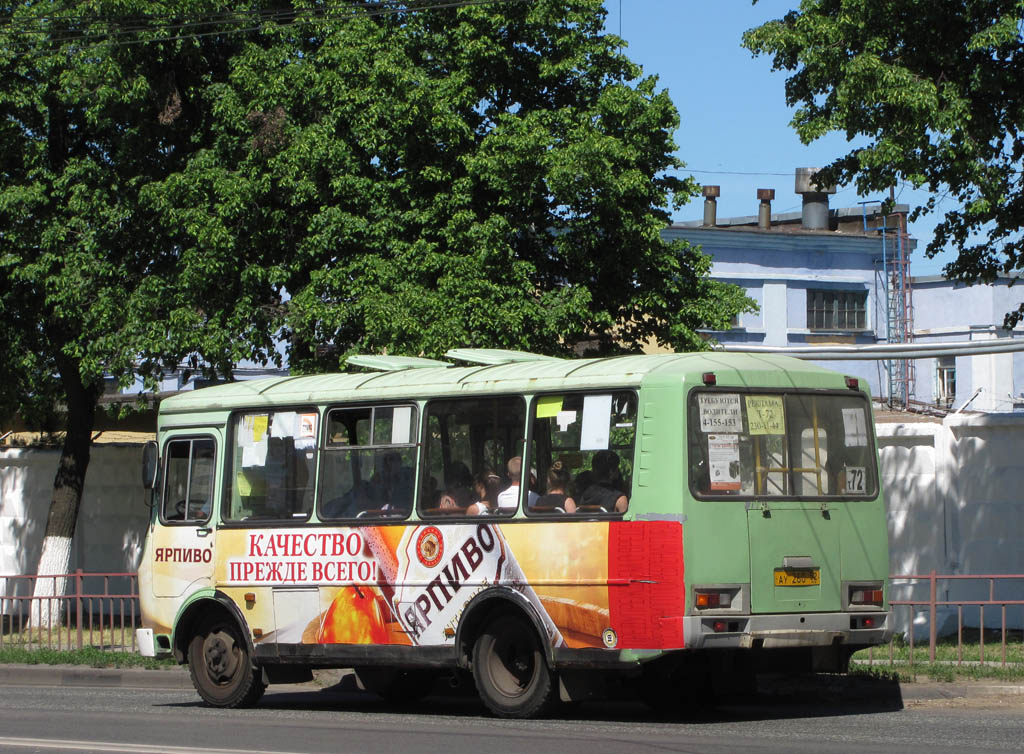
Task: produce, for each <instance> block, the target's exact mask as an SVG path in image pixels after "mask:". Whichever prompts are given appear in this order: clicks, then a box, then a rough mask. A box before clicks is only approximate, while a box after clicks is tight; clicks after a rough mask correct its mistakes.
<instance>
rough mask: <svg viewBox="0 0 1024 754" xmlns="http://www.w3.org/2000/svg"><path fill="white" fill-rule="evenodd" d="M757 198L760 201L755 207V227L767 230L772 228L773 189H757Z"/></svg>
mask: <svg viewBox="0 0 1024 754" xmlns="http://www.w3.org/2000/svg"><path fill="white" fill-rule="evenodd" d="M757 198H758V199H760V200H761V203H760V204H759V205H758V207H757V227H758V228H760V229H761V230H769V229H770V228H771V227H772V199H774V198H775V189H758V190H757Z"/></svg>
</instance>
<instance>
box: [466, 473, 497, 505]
mask: <svg viewBox="0 0 1024 754" xmlns="http://www.w3.org/2000/svg"><path fill="white" fill-rule="evenodd" d="M473 489H474V491H475V492H476V498H477V501H476V502H475V503H473V504H472V505H471V506H469V507H468V508H467V509H466V513H468V514H469V515H471V516H483V515H486V514H488V513H494V512H495V511H497V510H498V493H499V492H501V477H500V476H498V475H497V474H495V473H494V472H493V471H490V470H488V471H481V472H480V473H479V474H477V475H476V476H475V477H474V478H473Z"/></svg>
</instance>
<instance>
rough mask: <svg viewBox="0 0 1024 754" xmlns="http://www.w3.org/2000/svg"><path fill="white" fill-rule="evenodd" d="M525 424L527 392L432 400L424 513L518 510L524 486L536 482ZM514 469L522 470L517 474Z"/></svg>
mask: <svg viewBox="0 0 1024 754" xmlns="http://www.w3.org/2000/svg"><path fill="white" fill-rule="evenodd" d="M525 429H526V404H525V401H524V400H523V398H522V397H521V396H499V397H495V398H486V397H480V398H458V399H446V400H435V401H431V402H430V403H428V404H427V410H426V437H425V442H424V461H423V475H422V477H421V479H420V502H419V512H420V515H422V516H424V517H426V518H430V517H442V516H449V515H502V516H512V515H515V512H516V510H518V508H519V500H520V499H521V498H522V496H523V494H524V493H523V491H522V485H523V484H527V485H529V483H530V482H529V478H530V477H529V470H528V467H526V466H525V465H524V464H523V463H522V451H523V433H524V431H525ZM510 469H513V470H516V469H517V470H518V472H519V473H518V475H516V474H515V473H514V471H513V477H515V478H510V471H509V470H510ZM528 494H529V495H530V496H531V497H533V496H535V495H536V493H535V492H534V491H533V490H530V491H529V493H528Z"/></svg>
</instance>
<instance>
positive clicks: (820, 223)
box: [796, 168, 836, 230]
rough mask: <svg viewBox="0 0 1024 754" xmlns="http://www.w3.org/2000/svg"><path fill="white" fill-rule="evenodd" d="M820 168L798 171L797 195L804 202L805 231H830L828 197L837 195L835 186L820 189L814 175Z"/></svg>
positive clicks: (800, 169) (799, 169)
mask: <svg viewBox="0 0 1024 754" xmlns="http://www.w3.org/2000/svg"><path fill="white" fill-rule="evenodd" d="M819 170H820V168H797V169H796V193H798V194H800V195H801V196H802V197H803V200H804V206H803V212H802V225H803V227H804V229H805V230H827V229H828V195H829V194H834V193H836V187H835V186H821V187H819V186H818V185H817V184H815V182H814V174H815V173H817V172H818V171H819Z"/></svg>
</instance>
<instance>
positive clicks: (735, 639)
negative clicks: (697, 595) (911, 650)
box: [683, 612, 892, 649]
mask: <svg viewBox="0 0 1024 754" xmlns="http://www.w3.org/2000/svg"><path fill="white" fill-rule="evenodd" d="M683 630H684V635H685V637H686V647H687V648H688V649H788V648H797V647H829V646H836V645H843V646H855V647H868V646H873V645H876V644H885V643H886V642H888V641H889V639H890V638H891V637H892V628H891V627H890V625H889V613H887V612H877V613H864V612H858V613H855V614H851V613H807V614H798V613H785V614H770V615H743V616H736V615H728V616H724V615H719V616H687V617H686V618H684V619H683Z"/></svg>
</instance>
